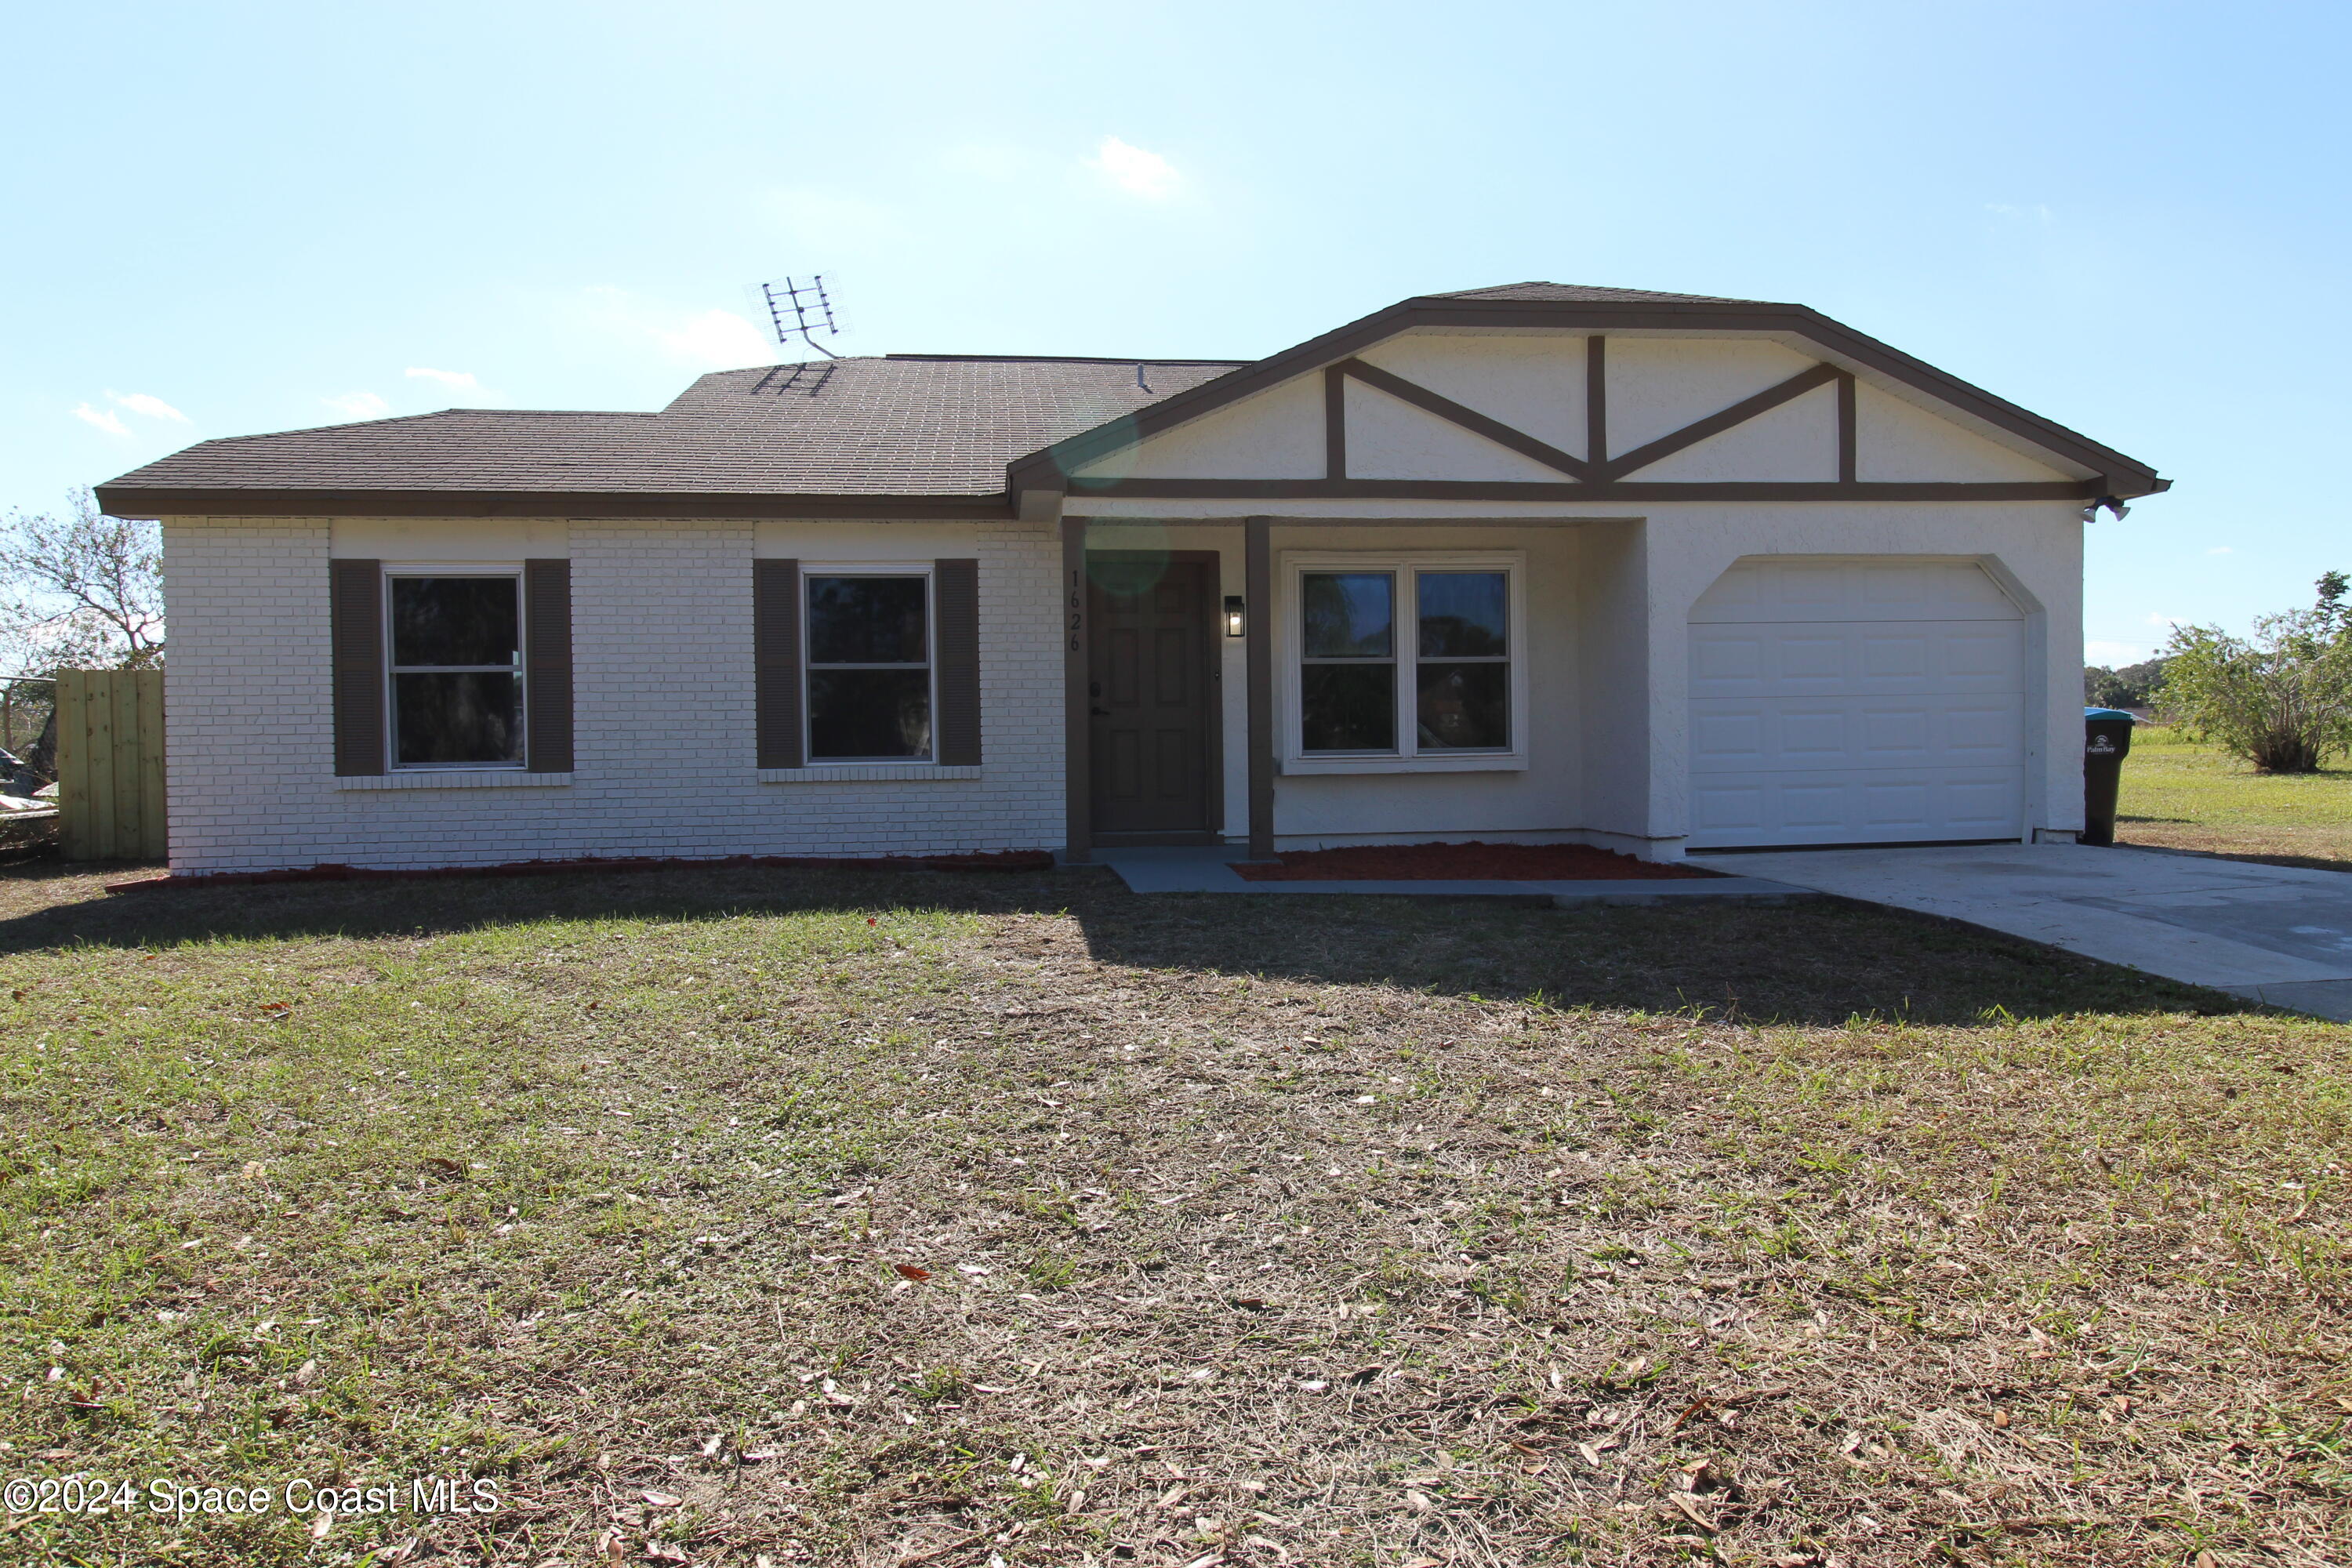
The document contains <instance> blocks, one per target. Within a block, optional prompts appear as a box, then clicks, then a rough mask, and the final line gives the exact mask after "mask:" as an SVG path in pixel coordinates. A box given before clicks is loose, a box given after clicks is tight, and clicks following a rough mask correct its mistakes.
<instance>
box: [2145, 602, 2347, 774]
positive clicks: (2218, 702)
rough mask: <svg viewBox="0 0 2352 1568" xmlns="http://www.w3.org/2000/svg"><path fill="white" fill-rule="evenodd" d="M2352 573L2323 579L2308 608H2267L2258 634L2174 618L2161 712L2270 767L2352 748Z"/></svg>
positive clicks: (2311, 768)
mask: <svg viewBox="0 0 2352 1568" xmlns="http://www.w3.org/2000/svg"><path fill="white" fill-rule="evenodd" d="M2347 585H2352V584H2347V579H2346V578H2345V575H2344V574H2342V573H2341V572H2330V573H2328V574H2326V575H2325V576H2323V577H2322V578H2320V579H2319V584H2318V587H2319V599H2318V603H2316V604H2315V605H2313V606H2312V607H2311V608H2310V609H2307V610H2289V611H2287V612H2285V613H2284V614H2283V615H2275V616H2263V617H2262V618H2261V619H2259V620H2257V621H2256V622H2255V623H2254V631H2253V635H2252V637H2233V636H2231V634H2230V633H2228V632H2225V631H2222V630H2221V628H2220V627H2218V626H2175V627H2173V628H2172V638H2171V641H2170V642H2169V643H2168V645H2167V647H2166V649H2165V653H2166V660H2165V667H2164V679H2163V680H2162V682H2161V683H2160V684H2159V685H2158V688H2157V691H2156V706H2157V710H2158V714H2159V716H2160V717H2162V718H2163V719H2164V720H2165V721H2167V722H2168V723H2174V724H2178V725H2179V726H2180V728H2181V729H2182V731H2185V732H2186V733H2187V734H2189V736H2190V737H2191V738H2193V739H2196V740H2200V741H2210V742H2215V743H2217V744H2219V745H2221V747H2222V748H2223V749H2224V750H2226V751H2229V752H2231V753H2233V754H2235V755H2237V756H2240V757H2243V758H2244V759H2245V760H2246V761H2248V762H2250V763H2253V764H2254V771H2255V772H2257V773H2316V772H2318V771H2319V766H2320V763H2323V762H2325V761H2326V759H2327V758H2328V757H2330V756H2333V755H2336V754H2337V753H2339V752H2343V751H2345V750H2346V749H2347V747H2352V608H2347V606H2346V605H2345V603H2344V595H2345V590H2346V588H2347Z"/></svg>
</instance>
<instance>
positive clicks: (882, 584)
mask: <svg viewBox="0 0 2352 1568" xmlns="http://www.w3.org/2000/svg"><path fill="white" fill-rule="evenodd" d="M806 594H807V606H806V608H807V621H806V624H807V649H806V651H807V679H808V756H809V760H810V761H811V762H827V763H847V762H926V761H929V758H930V755H931V702H932V696H931V626H930V579H929V577H928V576H924V575H921V574H914V575H891V574H863V573H859V574H849V573H842V574H824V573H812V574H809V576H808V577H807V579H806Z"/></svg>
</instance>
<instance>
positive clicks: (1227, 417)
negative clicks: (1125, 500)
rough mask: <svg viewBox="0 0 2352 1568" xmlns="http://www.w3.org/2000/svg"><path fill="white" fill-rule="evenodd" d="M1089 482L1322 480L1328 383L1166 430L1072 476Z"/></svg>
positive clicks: (1309, 379)
mask: <svg viewBox="0 0 2352 1568" xmlns="http://www.w3.org/2000/svg"><path fill="white" fill-rule="evenodd" d="M1071 477H1072V478H1073V479H1078V480H1080V481H1083V480H1086V479H1321V478H1322V477H1323V379H1322V377H1321V376H1320V375H1301V376H1294V377H1292V378H1291V379H1290V380H1288V381H1286V382H1282V383H1279V384H1276V385H1275V386H1272V387H1269V388H1268V389H1267V390H1265V391H1264V392H1261V393H1258V394H1256V395H1254V396H1250V397H1245V398H1244V399H1242V400H1241V401H1240V402H1239V403H1234V404H1230V405H1226V406H1225V407H1223V408H1219V409H1216V410H1214V411H1213V412H1212V413H1209V414H1205V415H1202V416H1201V417H1200V418H1198V419H1194V420H1191V421H1188V422H1187V423H1185V424H1182V425H1180V426H1176V427H1175V428H1174V429H1172V430H1164V431H1161V432H1160V434H1159V435H1156V436H1152V437H1147V438H1146V439H1144V440H1143V441H1141V442H1139V443H1138V444H1137V445H1135V446H1132V447H1125V448H1122V449H1121V450H1119V451H1116V452H1113V453H1111V454H1110V455H1108V457H1105V458H1101V459H1099V460H1098V461H1096V462H1092V463H1087V464H1083V465H1081V466H1080V467H1079V468H1077V469H1076V472H1075V473H1074V474H1073V475H1072V476H1071Z"/></svg>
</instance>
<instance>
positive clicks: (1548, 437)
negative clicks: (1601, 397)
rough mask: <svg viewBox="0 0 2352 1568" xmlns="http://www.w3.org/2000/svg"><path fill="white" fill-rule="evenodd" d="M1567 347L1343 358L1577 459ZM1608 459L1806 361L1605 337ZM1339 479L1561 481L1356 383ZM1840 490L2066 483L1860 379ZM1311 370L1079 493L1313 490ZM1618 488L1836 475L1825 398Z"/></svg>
mask: <svg viewBox="0 0 2352 1568" xmlns="http://www.w3.org/2000/svg"><path fill="white" fill-rule="evenodd" d="M1585 343H1586V336H1585V334H1583V333H1581V332H1517V333H1475V332H1442V331H1413V332H1406V333H1403V334H1402V335H1400V336H1398V337H1395V338H1391V339H1390V340H1388V341H1387V342H1381V343H1376V344H1374V345H1372V346H1371V347H1370V348H1367V349H1365V350H1364V351H1362V353H1360V355H1359V356H1358V357H1359V358H1360V359H1361V360H1363V361H1364V362H1365V363H1368V364H1370V365H1373V366H1375V367H1377V368H1379V369H1381V370H1385V371H1387V372H1389V373H1391V374H1394V375H1399V376H1402V377H1403V378H1404V379H1405V380H1407V381H1410V382H1412V383H1414V384H1417V385H1420V386H1422V387H1424V388H1426V389H1427V390H1429V391H1431V392H1433V393H1436V394H1438V395H1440V396H1443V397H1445V398H1448V399H1450V400H1452V401H1453V402H1454V403H1457V404H1460V405H1463V406H1464V407H1465V408H1468V409H1471V410H1473V411H1474V412H1475V413H1478V414H1482V415H1485V416H1487V417H1488V418H1491V419H1495V420H1498V421H1500V422H1501V423H1503V424H1504V425H1507V426H1511V427H1512V428H1514V429H1517V430H1518V431H1521V432H1523V433H1525V434H1527V435H1528V436H1532V437H1535V438H1536V439H1537V440H1539V441H1542V442H1545V443H1546V444H1548V445H1549V446H1551V447H1556V448H1558V449H1559V450H1560V451H1562V452H1565V453H1567V454H1568V455H1569V456H1570V457H1577V458H1580V457H1583V456H1586V455H1587V453H1586V410H1585V387H1586V365H1585V354H1586V347H1585ZM1606 356H1607V357H1606V363H1605V381H1606V386H1607V393H1608V414H1609V420H1608V423H1609V430H1608V440H1609V450H1610V452H1611V453H1612V454H1614V455H1618V456H1622V455H1623V454H1625V453H1627V452H1631V451H1633V450H1634V449H1635V448H1637V447H1642V446H1644V445H1646V444H1648V443H1649V442H1652V441H1654V440H1657V439H1659V438H1660V437H1665V436H1670V435H1672V434H1673V433H1674V432H1675V431H1677V430H1679V429H1682V428H1683V427H1685V426H1688V425H1689V424H1691V423H1692V422H1693V421H1695V420H1698V419H1703V418H1706V416H1709V415H1712V414H1715V413H1717V412H1719V411H1720V410H1722V409H1725V408H1727V407H1730V406H1732V405H1735V404H1738V403H1739V402H1741V401H1742V400H1744V399H1746V398H1748V397H1752V396H1754V395H1756V394H1758V393H1760V392H1764V391H1767V390H1769V389H1770V388H1772V387H1774V386H1777V385H1779V384H1781V383H1782V382H1785V381H1787V380H1788V379H1789V378H1790V377H1791V376H1794V375H1798V374H1801V373H1803V372H1804V371H1806V370H1808V369H1810V368H1811V367H1813V366H1814V365H1816V364H1818V363H1821V362H1820V361H1819V360H1817V359H1816V358H1815V357H1814V356H1813V355H1811V354H1810V353H1804V352H1802V351H1801V350H1800V349H1796V348H1791V347H1790V346H1788V345H1786V344H1783V343H1780V342H1772V341H1769V340H1766V339H1761V338H1745V339H1743V338H1701V337H1684V336H1675V337H1643V336H1637V335H1631V334H1612V335H1611V336H1610V337H1609V340H1608V347H1607V351H1606ZM1344 402H1345V405H1346V409H1347V420H1348V431H1347V450H1348V477H1349V478H1350V479H1434V480H1469V481H1477V480H1516V481H1532V482H1537V483H1557V482H1559V481H1561V480H1563V479H1567V478H1568V477H1569V476H1567V475H1564V474H1562V473H1561V472H1560V471H1559V469H1557V468H1550V467H1549V466H1547V465H1545V464H1544V463H1541V462H1538V461H1537V460H1536V459H1534V458H1528V457H1525V456H1522V455H1521V454H1519V453H1517V452H1515V451H1512V450H1510V449H1509V448H1508V447H1502V446H1499V445H1497V444H1496V443H1495V442H1493V441H1490V440H1487V439H1486V437H1482V436H1478V435H1476V434H1474V433H1473V432H1471V431H1468V430H1465V429H1464V428H1462V427H1461V426H1458V425H1455V424H1453V423H1451V422H1449V421H1447V420H1446V419H1444V418H1443V417H1441V416H1437V415H1434V414H1432V413H1429V412H1427V411H1426V410H1424V409H1422V408H1419V407H1416V406H1414V405H1412V404H1410V403H1406V402H1403V401H1402V400H1400V399H1399V398H1397V397H1394V396H1392V395H1390V394H1388V393H1386V392H1383V391H1381V390H1380V389H1378V388H1376V387H1374V386H1371V385H1370V384H1366V383H1364V382H1362V381H1360V380H1357V379H1355V378H1352V377H1351V378H1349V379H1348V381H1347V382H1346V384H1345V391H1344ZM1855 416H1856V420H1855V422H1856V442H1855V450H1856V477H1857V478H1858V479H1862V480H1864V481H1866V482H1868V481H1879V482H1898V483H1899V482H1910V483H1922V482H1940V483H1968V482H1992V483H2001V482H2029V483H2030V482H2048V481H2052V480H2060V479H2075V478H2080V477H2082V476H2081V474H2080V473H2079V472H2077V471H2075V470H2074V469H2071V468H2067V467H2065V466H2063V463H2062V462H2061V460H2060V459H2057V458H2038V457H2036V456H2035V455H2033V454H2032V453H2031V452H2029V451H2024V450H2020V449H2019V446H2018V444H2012V443H2011V442H2008V441H2003V440H1995V439H1992V438H1990V437H1987V436H1984V435H1981V434H1979V433H1978V432H1977V431H1976V430H1974V429H1971V428H1969V427H1968V426H1965V425H1963V424H1962V423H1960V422H1959V421H1958V420H1956V419H1954V418H1951V417H1948V416H1946V415H1944V414H1942V413H1940V412H1938V411H1937V407H1936V406H1935V405H1932V404H1930V403H1929V402H1927V400H1926V399H1925V398H1924V396H1923V395H1919V394H1916V393H1911V392H1909V391H1907V390H1906V391H1905V392H1904V393H1903V394H1902V395H1897V394H1896V393H1895V392H1894V391H1890V390H1887V389H1885V388H1884V387H1881V386H1878V385H1874V384H1872V383H1871V382H1870V381H1869V380H1868V379H1867V378H1866V377H1865V378H1863V379H1861V380H1860V381H1859V382H1858V384H1857V385H1856V388H1855ZM1324 419H1325V388H1324V374H1323V372H1322V371H1321V370H1319V369H1318V370H1314V371H1309V372H1307V373H1305V374H1299V375H1297V376H1294V377H1292V378H1291V379H1289V380H1288V381H1286V382H1283V383H1281V384H1278V385H1276V386H1275V387H1272V388H1270V389H1268V390H1267V391H1265V392H1262V393H1259V394H1257V395H1254V396H1251V397H1248V398H1245V399H1244V400H1243V401H1241V402H1239V403H1235V404H1233V405H1228V406H1225V407H1223V408H1219V409H1216V410H1213V411H1212V412H1211V413H1208V414H1206V415H1203V416H1202V417H1200V418H1198V419H1195V420H1192V421H1191V422H1189V423H1187V424H1184V425H1181V426H1176V427H1174V428H1173V429H1170V430H1165V431H1162V432H1160V433H1159V434H1157V435H1153V436H1150V437H1145V438H1144V439H1143V440H1142V441H1140V442H1139V443H1138V444H1136V445H1135V446H1133V447H1128V448H1125V449H1123V450H1121V451H1118V452H1115V453H1112V454H1111V455H1109V456H1108V457H1105V458H1100V459H1098V460H1097V461H1096V462H1094V463H1091V464H1088V465H1087V466H1085V467H1083V468H1080V469H1079V470H1078V471H1077V473H1076V475H1075V476H1074V478H1075V479H1076V487H1075V488H1076V489H1081V490H1083V489H1085V487H1086V482H1087V480H1089V479H1094V480H1103V479H1321V478H1324V477H1325V465H1326V441H1325V426H1324ZM1624 477H1625V478H1626V479H1629V480H1632V481H1635V482H1651V483H1707V482H1737V481H1743V480H1744V481H1756V482H1774V481H1778V482H1806V483H1826V482H1829V481H1832V480H1834V479H1836V478H1837V395H1836V392H1835V390H1834V389H1833V388H1832V387H1826V386H1824V387H1819V388H1816V389H1814V390H1813V391H1811V392H1809V393H1807V394H1806V395H1803V396H1801V397H1799V398H1796V399H1794V400H1792V401H1791V402H1790V403H1787V404H1784V405H1780V406H1779V407H1776V408H1773V409H1770V410H1769V411H1768V412H1766V413H1764V414H1762V415H1760V416H1758V417H1756V418H1755V419H1753V420H1750V421H1748V422H1746V423H1744V424H1742V425H1739V426H1734V427H1733V428H1732V429H1730V430H1727V431H1725V432H1723V433H1722V434H1720V435H1717V436H1715V437H1710V438H1708V439H1707V440H1706V441H1702V442H1699V443H1697V444H1696V445H1695V446H1692V447H1686V448H1685V449H1684V450H1682V451H1680V452H1676V453H1674V454H1672V455H1671V456H1669V457H1667V458H1662V459H1661V460H1659V461H1658V462H1656V463H1654V464H1651V465H1649V466H1647V467H1644V468H1641V469H1639V470H1637V471H1634V472H1632V473H1629V474H1627V475H1626V476H1624Z"/></svg>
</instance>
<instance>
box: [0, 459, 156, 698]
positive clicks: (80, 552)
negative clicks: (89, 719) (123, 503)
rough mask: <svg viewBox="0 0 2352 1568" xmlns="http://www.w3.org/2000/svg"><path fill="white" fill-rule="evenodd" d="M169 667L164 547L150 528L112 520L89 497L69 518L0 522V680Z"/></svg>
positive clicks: (74, 496) (72, 495) (16, 517)
mask: <svg viewBox="0 0 2352 1568" xmlns="http://www.w3.org/2000/svg"><path fill="white" fill-rule="evenodd" d="M0 661H5V663H7V664H8V666H9V668H6V669H5V670H0V674H9V675H47V674H49V673H50V672H52V671H54V670H58V669H89V668H116V667H121V668H144V667H148V666H152V665H157V664H161V663H162V662H163V539H162V531H161V530H159V529H158V528H157V527H156V526H155V524H153V523H152V522H131V521H125V520H123V519H121V518H118V517H108V516H107V515H106V514H105V513H103V512H101V511H100V510H98V501H97V499H96V498H95V497H93V496H92V495H91V494H90V492H89V490H88V489H78V490H73V491H70V492H68V495H67V498H66V509H65V510H63V511H61V512H26V511H22V510H16V511H11V512H10V513H9V514H8V517H7V520H6V521H5V523H0Z"/></svg>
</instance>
